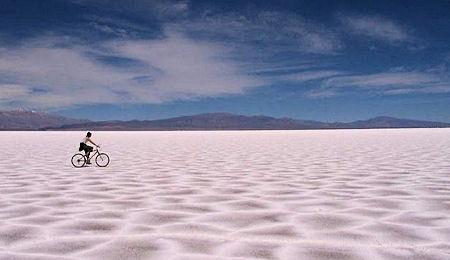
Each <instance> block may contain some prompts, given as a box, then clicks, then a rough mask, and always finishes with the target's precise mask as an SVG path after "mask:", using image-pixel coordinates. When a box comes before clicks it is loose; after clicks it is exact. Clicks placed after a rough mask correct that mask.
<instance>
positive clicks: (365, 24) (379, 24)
mask: <svg viewBox="0 0 450 260" xmlns="http://www.w3.org/2000/svg"><path fill="white" fill-rule="evenodd" d="M338 18H339V20H340V21H341V22H342V23H343V24H344V26H345V27H346V29H347V30H348V31H349V32H351V33H354V34H359V35H362V36H367V37H370V38H373V39H377V40H383V41H385V42H387V43H390V44H395V43H400V42H407V41H410V40H411V39H412V36H411V35H410V34H409V33H408V31H407V30H406V29H405V28H404V27H403V26H402V25H400V24H398V23H396V22H395V21H393V20H390V19H388V18H384V17H381V16H370V15H366V16H364V15H358V16H352V15H339V16H338Z"/></svg>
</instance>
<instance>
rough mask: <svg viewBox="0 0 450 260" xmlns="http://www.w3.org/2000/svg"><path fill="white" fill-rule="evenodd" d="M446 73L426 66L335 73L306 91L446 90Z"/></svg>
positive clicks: (315, 93) (391, 92)
mask: <svg viewBox="0 0 450 260" xmlns="http://www.w3.org/2000/svg"><path fill="white" fill-rule="evenodd" d="M446 74H447V73H446V72H442V71H438V72H436V71H434V72H431V71H430V70H427V71H399V72H395V71H394V72H392V71H388V72H383V73H375V74H365V75H351V76H336V77H331V78H328V79H325V80H323V81H322V83H321V85H320V88H318V89H315V90H312V91H310V92H308V93H307V95H308V96H312V97H321V96H324V97H328V96H332V95H338V94H339V93H341V92H343V91H348V90H351V89H353V90H357V91H366V92H372V93H378V94H383V95H400V94H411V93H446V92H449V87H450V78H449V77H448V76H446ZM322 93H325V95H322Z"/></svg>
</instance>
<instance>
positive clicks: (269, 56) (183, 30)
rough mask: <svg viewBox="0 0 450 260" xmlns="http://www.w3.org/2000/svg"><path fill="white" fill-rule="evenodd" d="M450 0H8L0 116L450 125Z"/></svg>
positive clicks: (0, 49)
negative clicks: (392, 120) (258, 117)
mask: <svg viewBox="0 0 450 260" xmlns="http://www.w3.org/2000/svg"><path fill="white" fill-rule="evenodd" d="M449 10H450V1H445V0H442V1H321V0H318V1H317V0H316V1H298V0H296V1H283V0H278V1H194V0H192V1H151V0H128V1H125V0H114V1H113V0H90V1H87V0H41V1H32V0H29V1H21V0H15V1H12V0H3V1H1V2H0V109H15V108H19V107H21V108H27V109H34V110H40V111H48V112H52V113H59V114H62V115H66V116H72V117H81V118H89V119H95V120H107V119H122V120H124V119H135V118H137V119H154V118H164V117H171V116H178V115H188V114H196V113H205V112H219V111H220V112H223V111H227V112H233V113H240V114H249V115H254V114H264V115H271V116H276V117H285V116H287V117H294V118H302V119H313V120H322V121H352V120H357V119H366V118H369V117H374V116H379V115H389V116H396V117H404V118H414V119H425V120H438V121H446V122H450V73H449V72H450V44H449V43H450V16H449V15H448V11H449Z"/></svg>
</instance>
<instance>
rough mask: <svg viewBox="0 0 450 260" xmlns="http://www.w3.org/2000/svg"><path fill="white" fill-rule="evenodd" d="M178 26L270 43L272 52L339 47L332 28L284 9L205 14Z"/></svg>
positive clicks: (202, 33) (331, 50)
mask: <svg viewBox="0 0 450 260" xmlns="http://www.w3.org/2000/svg"><path fill="white" fill-rule="evenodd" d="M177 26H178V28H181V29H182V30H187V31H189V32H191V33H192V34H193V35H194V36H197V37H207V38H208V39H217V40H220V41H228V42H230V43H233V44H236V43H238V44H251V45H255V44H256V45H258V46H259V47H260V48H264V47H267V46H270V48H272V51H274V50H276V48H282V50H283V51H297V52H303V53H317V54H332V53H335V52H336V51H338V50H339V49H340V48H341V43H340V40H339V38H338V37H337V34H336V32H334V31H333V30H332V29H330V28H327V27H325V26H323V25H320V24H317V23H314V22H312V21H309V20H307V19H305V18H304V17H302V16H300V15H297V14H294V13H291V12H287V11H284V12H268V11H255V12H253V13H249V14H241V13H239V14H238V13H221V14H215V15H209V14H206V15H204V16H201V17H199V18H197V19H194V20H192V21H188V22H183V24H177ZM265 50H266V51H267V50H270V49H265Z"/></svg>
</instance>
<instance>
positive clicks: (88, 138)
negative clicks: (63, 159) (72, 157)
mask: <svg viewBox="0 0 450 260" xmlns="http://www.w3.org/2000/svg"><path fill="white" fill-rule="evenodd" d="M91 136H92V134H91V132H87V134H86V137H85V138H83V141H82V142H81V143H80V148H78V151H80V152H81V151H84V152H85V154H86V158H87V162H86V164H91V162H90V160H89V154H90V153H91V152H92V151H94V148H93V147H92V146H89V145H87V143H88V142H89V143H91V144H93V145H95V146H96V147H99V146H98V145H97V144H96V143H94V142H93V141H92V140H91Z"/></svg>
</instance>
